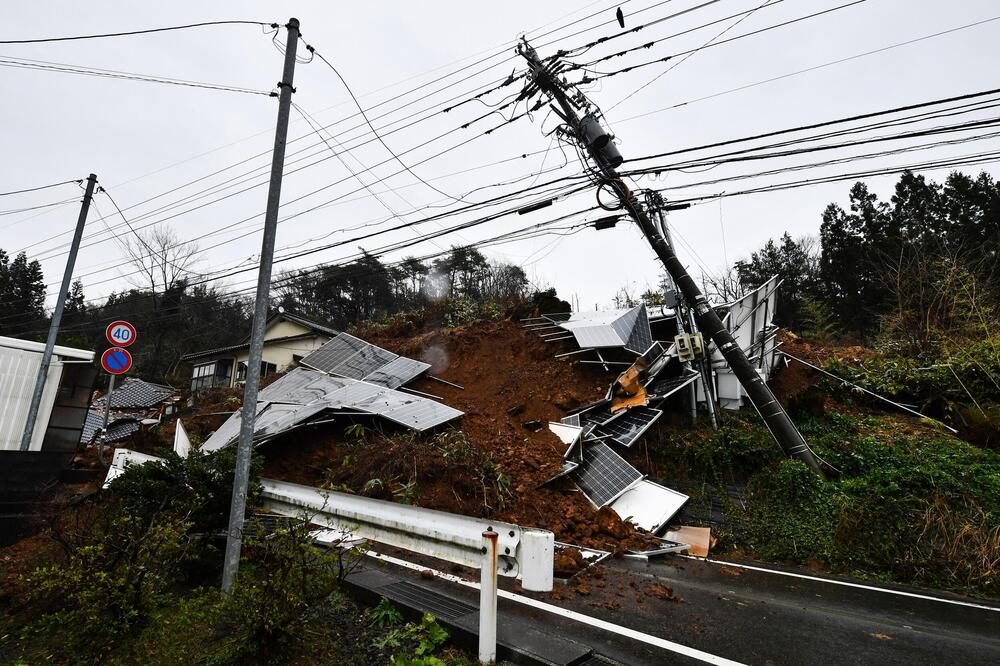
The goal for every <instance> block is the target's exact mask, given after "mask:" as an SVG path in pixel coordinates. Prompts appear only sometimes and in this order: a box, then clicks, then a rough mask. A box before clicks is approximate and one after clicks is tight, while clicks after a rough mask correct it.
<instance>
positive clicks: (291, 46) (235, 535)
mask: <svg viewBox="0 0 1000 666" xmlns="http://www.w3.org/2000/svg"><path fill="white" fill-rule="evenodd" d="M285 28H287V29H288V40H287V43H286V44H285V66H284V69H283V70H282V75H281V81H280V82H279V83H278V88H279V91H280V92H279V94H278V122H277V126H276V128H275V130H274V155H273V156H272V158H271V183H270V184H269V185H268V189H267V211H266V213H265V214H264V240H263V242H262V243H261V249H260V272H259V273H258V274H257V296H256V301H255V302H254V310H253V323H252V326H253V328H252V329H251V332H250V356H249V358H248V359H247V379H246V384H245V385H244V390H243V410H242V414H241V415H240V419H241V420H240V439H239V444H238V448H237V449H236V474H235V475H234V478H233V499H232V503H231V504H230V507H229V531H228V532H227V534H226V559H225V562H224V563H223V566H222V590H223V592H225V593H229V592H230V590H232V588H233V581H234V580H235V578H236V572H237V571H238V570H239V568H240V550H241V548H242V546H243V518H244V514H245V513H246V507H247V486H248V485H249V481H250V457H251V455H252V453H253V429H254V422H255V421H256V418H257V389H258V387H259V386H260V360H261V355H262V354H263V352H264V328H265V326H266V324H267V305H268V302H269V301H270V294H271V262H272V259H273V258H274V237H275V234H276V232H277V226H278V204H279V202H280V200H281V175H282V173H283V172H284V167H285V141H286V138H287V136H288V114H289V112H290V109H291V106H292V93H293V92H295V89H294V88H293V87H292V81H293V79H294V77H295V49H296V47H297V46H298V43H299V20H298V19H296V18H290V19H288V24H287V25H286V26H285Z"/></svg>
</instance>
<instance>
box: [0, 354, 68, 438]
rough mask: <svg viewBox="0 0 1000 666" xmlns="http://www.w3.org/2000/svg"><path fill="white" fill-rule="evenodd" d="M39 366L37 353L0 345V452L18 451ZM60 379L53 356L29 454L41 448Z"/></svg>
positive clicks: (59, 372) (40, 357)
mask: <svg viewBox="0 0 1000 666" xmlns="http://www.w3.org/2000/svg"><path fill="white" fill-rule="evenodd" d="M41 362H42V355H41V353H39V352H34V351H27V350H24V349H13V348H11V347H4V346H2V345H0V451H17V450H18V449H19V448H20V447H21V435H23V434H24V424H25V421H26V420H27V418H28V406H29V405H30V403H31V392H32V390H33V389H34V388H35V377H36V376H37V374H38V366H39V365H40V364H41ZM61 377H62V363H60V362H59V359H58V357H56V356H53V358H52V364H51V365H50V366H49V375H48V379H47V381H46V382H45V392H44V393H43V394H42V404H41V407H40V408H39V410H38V421H37V425H36V427H35V433H34V435H33V436H32V438H31V450H32V451H39V450H41V448H42V439H44V437H45V428H46V427H47V426H48V423H49V416H50V415H51V414H52V405H53V403H54V402H55V397H56V392H57V391H58V390H59V380H60V379H61Z"/></svg>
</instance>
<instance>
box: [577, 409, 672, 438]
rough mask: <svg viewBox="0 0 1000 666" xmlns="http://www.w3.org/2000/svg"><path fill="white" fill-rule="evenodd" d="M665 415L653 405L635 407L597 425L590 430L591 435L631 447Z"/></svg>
mask: <svg viewBox="0 0 1000 666" xmlns="http://www.w3.org/2000/svg"><path fill="white" fill-rule="evenodd" d="M662 415H663V412H661V411H660V410H659V409H652V408H651V407H633V408H632V409H629V410H628V411H626V412H624V413H622V414H620V415H619V416H616V417H615V418H614V419H613V420H611V421H609V422H607V423H605V424H602V425H598V426H596V427H595V428H594V429H593V430H591V431H590V437H593V438H609V439H612V440H614V441H615V442H617V443H618V444H621V445H622V446H625V447H629V446H632V445H633V444H635V442H636V440H637V439H639V438H640V437H642V435H643V433H645V432H646V430H648V429H649V427H650V426H651V425H653V423H654V422H655V421H656V419H658V418H660V416H662Z"/></svg>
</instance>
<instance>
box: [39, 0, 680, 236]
mask: <svg viewBox="0 0 1000 666" xmlns="http://www.w3.org/2000/svg"><path fill="white" fill-rule="evenodd" d="M667 1H669V0H667ZM663 4H666V2H659V3H656V4H654V5H652V6H650V7H647V8H644V9H641V10H639V11H638V12H635V13H636V14H638V13H642V12H645V11H648V10H649V9H653V8H655V7H657V6H660V5H663ZM600 13H601V12H594V13H592V14H590V15H588V16H586V17H584V18H583V19H581V20H586V19H588V18H591V17H593V16H596V15H598V14H600ZM608 23H613V21H609V22H608ZM568 25H573V24H568ZM568 25H564V26H560V27H558V28H555V29H553V30H550V31H548V32H546V33H543V35H542V36H547V35H550V34H553V33H555V32H558V31H560V30H562V29H565V28H566V27H568ZM602 25H605V24H604V23H601V24H598V25H596V26H591V27H590V28H585V29H582V30H579V31H577V32H575V33H573V34H572V35H570V36H574V35H578V34H582V33H584V32H588V31H589V30H593V29H596V28H597V27H601V26H602ZM495 55H499V54H494V55H493V56H490V57H489V58H485V59H480V60H478V61H476V62H475V63H472V65H469V66H466V67H463V68H461V69H460V70H458V71H456V72H452V73H450V74H446V75H443V76H441V77H438V78H437V79H435V80H434V81H431V82H429V83H427V84H423V85H421V86H417V87H416V88H413V89H411V90H410V91H407V92H406V93H403V94H402V95H403V96H405V95H407V94H409V93H411V92H415V91H417V90H419V89H421V88H423V87H425V86H427V85H430V83H434V82H435V81H439V80H443V79H445V78H448V77H449V76H451V75H453V74H455V73H458V72H460V71H462V70H464V69H468V68H469V67H471V66H474V65H475V64H478V63H480V62H484V61H486V60H488V59H490V58H492V57H495ZM482 71H486V70H482ZM478 73H481V72H477V73H475V74H473V75H470V76H468V77H465V78H464V79H462V80H467V79H468V78H471V76H474V75H476V74H478ZM508 83H509V81H505V82H504V83H503V84H501V85H500V86H498V87H497V88H499V87H503V85H507V84H508ZM451 85H454V84H449V85H448V86H445V87H444V88H441V89H439V90H438V91H435V92H434V93H430V94H436V93H437V92H440V91H442V90H444V89H446V88H448V87H450V86H451ZM480 95H482V93H480ZM398 97H400V96H397V98H398ZM477 97H479V96H477ZM454 99H456V98H452V100H454ZM388 101H389V100H386V102H388ZM386 102H382V103H379V104H376V105H375V106H381V105H382V104H385V103H386ZM410 104H412V102H410V103H407V104H404V105H402V106H400V107H397V108H396V109H392V110H390V111H388V112H386V113H385V114H382V115H381V116H378V118H382V117H385V116H387V115H390V114H391V113H395V112H396V111H398V110H401V109H402V108H404V107H406V106H408V105H410ZM371 108H374V107H371ZM451 108H454V107H451ZM356 115H358V114H354V116H356ZM432 115H433V114H432ZM349 117H353V116H349ZM349 117H348V118H349ZM429 117H431V116H427V117H425V118H423V119H420V120H419V121H422V120H424V119H426V118H429ZM345 120H346V118H345ZM373 120H374V118H373ZM419 121H414V122H411V123H409V124H407V125H405V126H404V127H401V128H397V130H393V132H395V131H398V130H399V129H404V128H405V127H409V126H412V125H413V124H415V123H416V122H419ZM337 122H342V121H337ZM396 122H398V121H396ZM473 122H474V121H473ZM330 126H331V125H328V126H327V127H330ZM356 127H360V125H357V126H355V128H356ZM351 129H354V128H351ZM390 133H391V132H390ZM299 138H302V137H299ZM316 145H318V144H314V145H313V146H311V147H314V146H316ZM298 152H302V151H298ZM264 154H266V153H261V154H259V155H255V156H253V158H255V157H258V156H260V155H264ZM253 158H249V159H253ZM245 161H248V160H244V162H245ZM319 161H323V160H319ZM315 163H316V162H314V163H313V164H315ZM227 168H228V167H227ZM262 168H265V167H262ZM223 170H225V169H223ZM216 173H219V172H216ZM210 175H214V174H210ZM193 182H197V181H192V183H193ZM188 184H191V183H188ZM258 185H259V184H258ZM181 187H184V186H181ZM176 189H179V188H174V190H171V191H176ZM248 189H249V188H248ZM244 191H246V190H244ZM158 196H162V195H158ZM154 198H155V197H154ZM147 201H148V200H147ZM136 205H138V204H136ZM131 207H134V206H130V208H131ZM126 210H127V209H126ZM46 240H52V238H50V239H46ZM39 242H45V240H43V241H39ZM39 242H36V243H34V244H32V246H33V245H37V244H38V243H39ZM29 247H30V246H29ZM25 249H27V248H25Z"/></svg>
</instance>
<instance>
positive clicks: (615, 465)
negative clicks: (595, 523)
mask: <svg viewBox="0 0 1000 666" xmlns="http://www.w3.org/2000/svg"><path fill="white" fill-rule="evenodd" d="M569 477H570V478H571V479H573V482H574V483H576V485H577V486H579V487H580V490H582V491H583V493H584V494H585V495H586V496H587V497H588V499H590V501H591V502H593V503H594V504H595V505H596V506H598V507H602V506H604V505H605V504H607V503H608V502H610V501H611V500H613V499H614V498H616V497H617V496H618V495H620V494H621V493H622V492H624V491H625V490H626V489H627V488H628V487H629V486H631V485H632V484H633V483H635V482H636V481H638V480H639V479H641V478H642V472H640V471H639V470H637V469H636V468H635V467H632V465H629V464H628V463H627V462H626V461H625V459H624V458H622V457H621V456H620V455H618V454H617V453H615V452H614V451H612V450H611V447H609V446H608V445H607V444H604V443H601V442H595V443H590V444H587V445H586V446H585V447H584V449H583V463H582V464H580V466H579V467H577V468H576V469H574V470H573V471H571V472H570V473H569Z"/></svg>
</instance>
